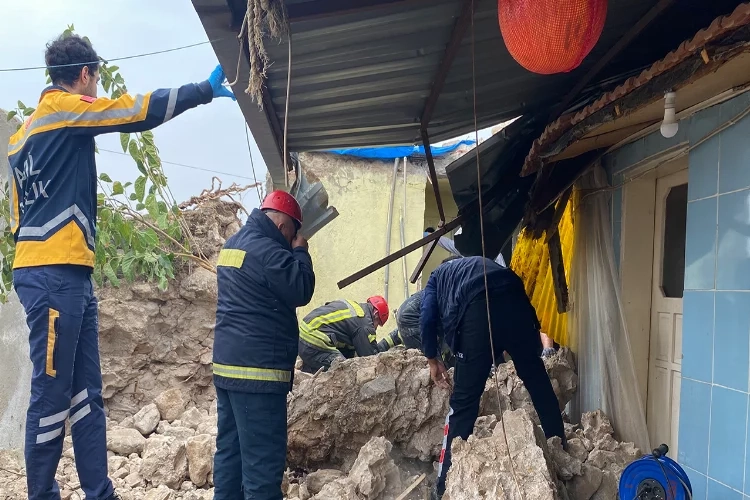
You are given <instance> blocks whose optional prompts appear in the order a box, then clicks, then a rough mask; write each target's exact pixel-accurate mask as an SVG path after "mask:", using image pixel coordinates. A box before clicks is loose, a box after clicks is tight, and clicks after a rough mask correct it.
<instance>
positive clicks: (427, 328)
mask: <svg viewBox="0 0 750 500" xmlns="http://www.w3.org/2000/svg"><path fill="white" fill-rule="evenodd" d="M485 268H486V273H487V276H486V280H487V287H486V288H485ZM487 291H488V292H489V293H488V294H486V292H487ZM487 295H489V308H490V316H491V322H492V323H491V326H492V329H491V332H492V339H493V345H494V348H495V349H494V351H495V359H496V361H497V362H499V363H501V362H503V361H504V358H503V351H507V352H508V353H509V354H510V355H511V357H512V358H513V362H514V365H515V368H516V371H517V372H518V376H519V378H520V379H521V380H522V381H523V383H524V385H525V386H526V389H527V390H528V391H529V395H530V396H531V401H532V402H533V403H534V408H536V412H537V414H538V415H539V420H540V421H541V423H542V428H543V429H544V433H545V435H546V437H548V438H549V437H551V436H559V437H560V438H561V439H562V440H563V443H565V432H564V427H563V421H562V417H561V415H560V408H559V406H558V402H557V397H555V392H554V391H553V389H552V383H551V382H550V380H549V377H548V375H547V371H546V370H545V368H544V363H543V361H542V360H541V358H540V354H541V352H542V343H541V340H540V337H539V321H538V320H537V317H536V311H535V310H534V307H533V306H532V305H531V302H529V299H528V297H527V296H526V292H525V290H524V287H523V282H522V281H521V279H520V278H519V277H518V276H517V275H516V274H515V273H514V272H513V271H511V270H510V269H508V268H506V267H503V266H501V265H499V264H497V263H496V262H494V261H492V260H490V259H483V258H482V257H464V258H462V259H456V260H452V261H450V262H446V263H444V264H441V265H440V266H439V267H438V268H437V269H435V270H434V271H433V272H432V274H431V275H430V279H429V280H428V282H427V286H426V287H425V293H424V298H423V300H422V312H421V317H420V320H421V326H422V349H423V352H424V353H425V356H426V357H427V361H428V363H429V366H430V376H431V378H432V380H433V381H435V383H437V384H438V385H441V386H443V387H448V381H447V371H446V369H445V366H444V365H443V363H442V361H440V360H439V358H438V354H439V353H438V337H437V332H438V323H441V324H442V328H443V331H444V332H445V341H446V343H447V344H448V346H449V347H450V348H451V351H452V352H453V353H454V355H455V356H456V367H455V372H454V377H453V382H454V387H453V392H452V394H451V398H450V409H449V411H448V416H447V417H446V421H445V432H444V438H443V451H442V453H441V454H440V464H439V467H438V479H437V484H436V488H435V490H434V491H433V498H440V497H441V496H442V494H443V492H444V491H445V478H446V474H447V473H448V468H449V467H450V464H451V452H450V451H451V449H450V447H451V441H452V440H453V438H455V437H456V436H460V437H461V438H462V439H468V437H469V435H470V434H471V433H472V432H473V430H474V423H475V421H476V419H477V415H478V414H479V400H480V398H481V397H482V393H483V392H484V388H485V384H486V383H487V378H488V376H489V374H490V369H491V367H492V349H490V338H489V332H490V328H489V327H490V324H489V322H488V318H487V315H488V314H487V309H488V301H487Z"/></svg>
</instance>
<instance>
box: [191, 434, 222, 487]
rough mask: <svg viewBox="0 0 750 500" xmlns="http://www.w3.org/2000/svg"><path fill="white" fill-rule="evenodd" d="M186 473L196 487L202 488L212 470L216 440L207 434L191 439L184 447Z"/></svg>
mask: <svg viewBox="0 0 750 500" xmlns="http://www.w3.org/2000/svg"><path fill="white" fill-rule="evenodd" d="M186 451H187V460H188V472H189V474H190V480H191V481H192V482H193V483H194V484H195V485H196V486H203V485H205V484H206V482H207V480H208V475H209V474H210V473H211V471H212V470H213V463H214V461H213V457H214V453H215V451H216V440H215V439H214V438H213V437H211V436H209V435H208V434H202V435H200V436H195V437H191V438H190V439H188V440H187V445H186Z"/></svg>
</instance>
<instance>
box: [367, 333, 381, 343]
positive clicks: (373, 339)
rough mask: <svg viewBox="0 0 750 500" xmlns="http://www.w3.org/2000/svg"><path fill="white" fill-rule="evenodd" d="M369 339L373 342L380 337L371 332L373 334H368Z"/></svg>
mask: <svg viewBox="0 0 750 500" xmlns="http://www.w3.org/2000/svg"><path fill="white" fill-rule="evenodd" d="M367 340H369V341H370V342H371V343H372V342H375V341H376V340H378V337H377V335H375V334H374V333H371V334H369V335H368V336H367Z"/></svg>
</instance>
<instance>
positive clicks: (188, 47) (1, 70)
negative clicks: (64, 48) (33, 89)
mask: <svg viewBox="0 0 750 500" xmlns="http://www.w3.org/2000/svg"><path fill="white" fill-rule="evenodd" d="M219 40H222V38H213V39H211V40H206V41H204V42H198V43H191V44H189V45H181V46H179V47H172V48H171V49H163V50H155V51H153V52H144V53H142V54H133V55H129V56H122V57H113V58H112V59H104V61H105V62H107V63H111V62H113V61H125V60H128V59H137V58H139V57H148V56H155V55H158V54H166V53H168V52H175V51H178V50H184V49H190V48H193V47H198V46H200V45H206V44H207V43H213V42H217V41H219ZM101 62H102V61H101V60H99V61H88V62H81V63H71V64H56V65H53V66H46V65H45V66H27V67H21V68H0V73H9V72H14V71H32V70H37V69H50V68H67V67H69V66H85V65H88V64H99V63H101Z"/></svg>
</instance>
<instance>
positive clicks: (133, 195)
mask: <svg viewBox="0 0 750 500" xmlns="http://www.w3.org/2000/svg"><path fill="white" fill-rule="evenodd" d="M128 198H129V199H130V201H138V195H137V194H135V193H130V196H128ZM138 210H140V209H138Z"/></svg>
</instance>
